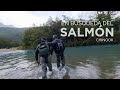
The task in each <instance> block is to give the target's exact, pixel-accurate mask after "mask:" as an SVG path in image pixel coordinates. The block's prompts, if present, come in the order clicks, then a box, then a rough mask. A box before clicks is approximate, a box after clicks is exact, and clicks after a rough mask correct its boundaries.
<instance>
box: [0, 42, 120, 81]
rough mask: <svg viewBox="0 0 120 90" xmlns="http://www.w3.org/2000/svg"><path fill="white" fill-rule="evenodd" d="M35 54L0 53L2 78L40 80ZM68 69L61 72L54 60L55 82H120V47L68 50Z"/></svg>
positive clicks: (66, 52) (99, 46) (16, 51)
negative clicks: (66, 80) (99, 80)
mask: <svg viewBox="0 0 120 90" xmlns="http://www.w3.org/2000/svg"><path fill="white" fill-rule="evenodd" d="M33 54H34V51H31V50H14V51H4V52H3V51H2V52H1V51H0V79H39V78H40V77H41V73H42V71H41V66H40V65H37V63H36V62H35V58H34V55H33ZM65 60H66V68H63V69H62V70H61V71H58V70H57V68H56V57H55V55H53V57H52V65H53V70H54V73H53V77H52V78H53V79H120V45H119V44H118V45H96V46H80V47H68V48H66V50H65Z"/></svg>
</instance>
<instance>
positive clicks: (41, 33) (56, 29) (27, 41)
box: [22, 11, 120, 49]
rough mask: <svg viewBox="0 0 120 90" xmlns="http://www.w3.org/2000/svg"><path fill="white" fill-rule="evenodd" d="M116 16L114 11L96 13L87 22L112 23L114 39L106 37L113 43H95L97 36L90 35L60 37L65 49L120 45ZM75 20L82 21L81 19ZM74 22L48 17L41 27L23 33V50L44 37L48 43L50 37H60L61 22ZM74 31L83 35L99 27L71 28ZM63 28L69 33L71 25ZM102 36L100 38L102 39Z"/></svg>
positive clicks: (119, 19)
mask: <svg viewBox="0 0 120 90" xmlns="http://www.w3.org/2000/svg"><path fill="white" fill-rule="evenodd" d="M116 14H117V12H116V11H96V15H95V16H93V17H92V18H90V19H89V20H88V21H95V20H98V21H101V22H102V21H112V24H113V26H112V28H114V37H111V36H108V38H113V39H114V41H113V42H96V38H98V37H97V36H94V37H91V35H89V36H87V37H74V36H70V37H61V39H62V40H63V41H64V43H65V45H66V46H67V47H74V46H86V45H101V44H119V43H120V18H119V17H116V18H114V16H115V15H116ZM77 20H80V21H84V20H83V19H81V18H78V19H77ZM70 21H76V19H74V18H70V17H67V16H65V15H63V20H61V19H59V18H58V17H56V19H55V20H53V19H52V17H50V18H49V19H48V21H47V22H46V23H45V24H44V25H42V26H34V27H32V28H29V29H27V30H26V31H25V33H24V37H23V42H22V47H23V48H24V49H29V48H35V47H36V46H37V44H38V42H39V40H40V38H41V37H46V38H47V39H48V41H52V35H53V34H57V35H58V36H60V34H61V31H60V30H61V28H63V25H62V24H61V23H63V22H70ZM72 27H73V28H74V29H75V31H76V32H77V28H79V27H80V28H81V33H85V30H84V29H85V28H98V27H99V25H96V26H88V25H86V26H85V25H84V26H77V25H73V26H72ZM64 28H67V29H68V30H67V32H69V30H70V28H71V25H65V26H64ZM101 28H111V26H102V27H101ZM104 37H105V36H103V37H102V38H104Z"/></svg>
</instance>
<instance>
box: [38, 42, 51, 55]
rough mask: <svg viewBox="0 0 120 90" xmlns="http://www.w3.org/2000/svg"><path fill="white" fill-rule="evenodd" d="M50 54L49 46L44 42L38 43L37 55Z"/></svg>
mask: <svg viewBox="0 0 120 90" xmlns="http://www.w3.org/2000/svg"><path fill="white" fill-rule="evenodd" d="M49 54H50V50H49V46H48V44H47V43H46V42H43V43H40V46H39V55H40V56H48V55H49Z"/></svg>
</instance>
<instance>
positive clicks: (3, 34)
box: [0, 27, 25, 41]
mask: <svg viewBox="0 0 120 90" xmlns="http://www.w3.org/2000/svg"><path fill="white" fill-rule="evenodd" d="M24 31H25V28H12V27H0V38H5V39H11V40H14V41H21V40H22V38H23V33H24Z"/></svg>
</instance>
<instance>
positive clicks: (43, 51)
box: [35, 38, 52, 79]
mask: <svg viewBox="0 0 120 90" xmlns="http://www.w3.org/2000/svg"><path fill="white" fill-rule="evenodd" d="M51 54H52V53H51V48H50V46H49V44H48V41H47V40H46V38H41V42H40V43H39V44H38V46H37V48H36V51H35V58H36V61H37V63H38V64H39V63H40V61H41V65H42V71H43V74H42V79H46V78H47V67H48V68H49V71H50V74H52V63H51V59H50V58H49V57H50V55H51ZM48 58H49V59H48ZM39 59H40V61H39Z"/></svg>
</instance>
